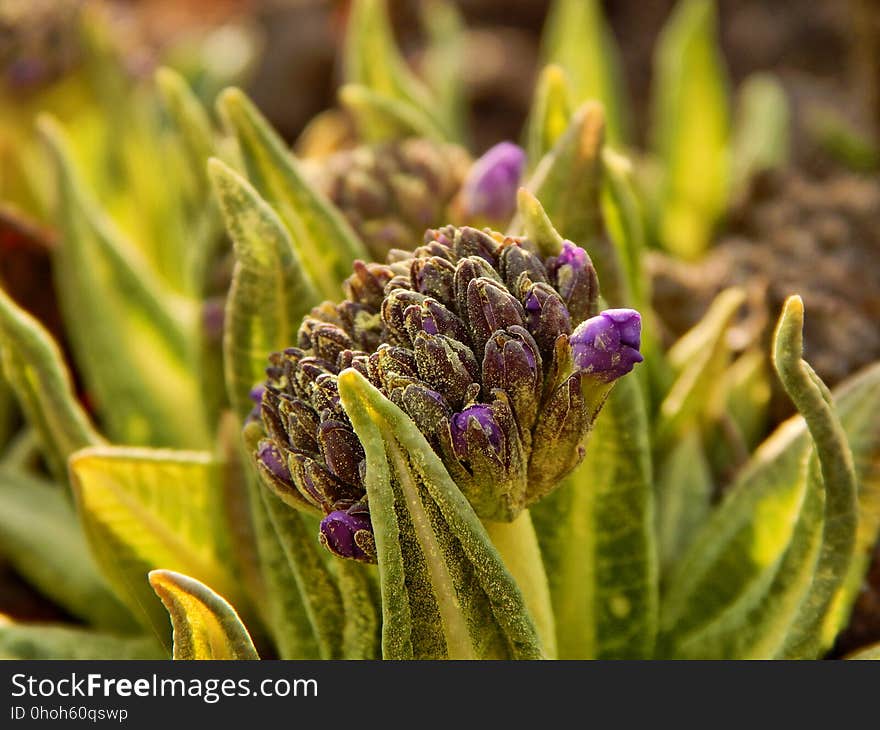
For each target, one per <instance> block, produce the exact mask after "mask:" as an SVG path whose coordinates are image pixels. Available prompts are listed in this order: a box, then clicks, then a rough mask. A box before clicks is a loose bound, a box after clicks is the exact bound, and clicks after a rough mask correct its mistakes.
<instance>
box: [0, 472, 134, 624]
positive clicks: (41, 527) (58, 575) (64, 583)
mask: <svg viewBox="0 0 880 730" xmlns="http://www.w3.org/2000/svg"><path fill="white" fill-rule="evenodd" d="M0 554H2V555H3V557H4V559H5V560H7V561H9V563H10V564H11V565H12V566H13V567H14V568H15V570H16V572H17V573H18V574H19V575H20V576H22V577H23V578H24V579H25V580H27V581H28V583H30V584H31V585H32V586H34V587H35V588H36V589H37V590H38V591H40V592H41V593H42V594H43V595H45V596H47V597H48V598H50V599H51V600H52V601H54V602H55V603H57V604H58V605H59V606H61V607H62V608H64V609H65V610H66V611H68V612H69V613H70V614H72V615H73V616H76V617H77V618H79V619H82V620H83V621H86V622H88V623H90V624H92V625H93V626H95V627H97V628H101V629H109V630H116V631H126V632H131V631H132V630H133V629H134V628H135V627H136V626H137V624H136V623H135V621H134V620H133V619H132V616H131V614H130V613H129V611H128V610H127V609H126V608H125V607H124V606H123V605H122V604H121V603H120V602H119V601H118V600H117V598H116V596H114V595H113V593H112V592H111V590H110V588H109V587H108V585H107V582H106V581H105V580H104V578H103V576H102V575H101V573H100V572H99V571H98V568H97V566H96V565H95V563H94V560H93V559H92V556H91V554H90V553H89V547H88V544H87V543H86V540H85V537H84V536H83V534H82V531H81V530H80V527H79V523H78V521H77V516H76V512H75V511H74V509H73V505H72V504H71V503H70V500H69V498H68V494H67V491H66V490H65V489H63V488H62V487H61V486H60V485H58V484H52V483H50V482H46V481H44V480H43V479H38V478H37V477H34V476H31V475H29V474H25V473H23V472H20V471H15V470H12V469H9V468H7V467H0Z"/></svg>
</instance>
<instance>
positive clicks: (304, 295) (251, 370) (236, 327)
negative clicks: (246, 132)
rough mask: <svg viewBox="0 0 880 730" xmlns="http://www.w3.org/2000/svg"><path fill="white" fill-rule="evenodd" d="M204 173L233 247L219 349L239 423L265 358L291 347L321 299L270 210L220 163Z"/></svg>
mask: <svg viewBox="0 0 880 730" xmlns="http://www.w3.org/2000/svg"><path fill="white" fill-rule="evenodd" d="M209 169H210V175H211V181H212V183H213V186H214V190H215V193H216V195H217V199H218V200H219V202H220V206H221V209H222V210H223V215H224V218H225V220H226V228H227V229H228V231H229V235H230V237H231V238H232V242H233V245H234V247H235V270H234V272H233V276H232V287H231V289H230V291H229V295H228V298H227V301H226V317H225V319H224V329H225V332H224V336H223V340H224V343H223V344H224V360H225V370H226V380H227V390H228V392H229V399H230V401H231V402H232V404H233V407H234V408H235V410H236V412H237V413H238V414H239V416H240V417H242V418H244V417H245V416H246V415H247V413H248V412H249V411H250V410H251V408H252V407H253V403H252V402H251V401H250V399H249V397H248V393H249V392H250V390H251V388H252V387H253V386H254V384H255V383H257V382H258V381H262V380H263V379H264V376H265V369H266V364H267V358H268V356H269V354H270V353H272V352H276V351H279V350H281V349H283V348H285V347H289V346H291V345H292V344H294V343H295V342H296V332H297V329H298V328H299V325H300V322H301V320H302V318H303V316H305V315H306V314H307V313H308V312H309V310H310V309H311V308H312V307H313V306H315V305H316V304H318V303H319V301H320V297H319V295H318V293H317V291H316V290H315V286H314V285H313V284H312V281H311V279H310V278H309V275H308V274H307V273H306V272H305V270H304V269H303V266H302V263H301V262H300V260H299V256H298V254H297V252H296V250H295V249H294V248H293V244H292V243H291V241H290V236H289V234H288V233H287V229H285V227H284V224H283V223H282V222H281V220H280V219H279V218H278V216H277V215H276V214H275V212H274V211H273V210H272V208H270V207H269V205H268V204H267V203H266V202H265V201H263V200H262V199H261V198H260V196H259V194H258V193H257V191H256V190H254V188H253V187H252V186H251V185H250V184H248V182H247V181H246V180H245V179H244V178H242V177H241V176H240V175H238V174H237V173H236V172H234V171H233V170H232V169H231V168H229V167H227V166H226V165H225V164H224V163H222V162H220V160H217V159H212V160H211V162H210V164H209Z"/></svg>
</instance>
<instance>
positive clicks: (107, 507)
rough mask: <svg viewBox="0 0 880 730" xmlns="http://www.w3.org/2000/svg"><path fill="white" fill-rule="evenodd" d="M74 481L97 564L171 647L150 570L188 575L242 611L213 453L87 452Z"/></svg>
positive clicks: (73, 468)
mask: <svg viewBox="0 0 880 730" xmlns="http://www.w3.org/2000/svg"><path fill="white" fill-rule="evenodd" d="M70 476H71V482H72V484H73V487H74V494H75V496H76V501H77V507H78V510H79V514H80V520H81V522H82V524H83V528H84V529H85V533H86V536H87V537H88V540H89V543H90V544H91V547H92V553H93V554H94V556H95V559H96V560H97V562H98V565H99V566H100V567H101V569H102V570H103V572H104V575H105V576H106V577H107V580H108V581H109V583H110V585H111V586H113V588H114V589H115V590H116V593H117V595H118V596H119V597H120V598H121V599H122V600H123V601H124V602H125V603H126V605H128V607H129V608H130V609H131V610H132V612H133V613H134V614H135V615H136V616H137V617H138V618H139V619H140V620H141V621H142V622H143V623H144V625H145V626H146V627H147V628H151V629H153V631H154V632H155V633H156V636H158V637H161V638H162V640H163V641H164V642H165V643H166V644H167V639H168V636H167V632H168V618H167V615H166V613H165V611H164V610H163V608H162V605H161V604H160V603H159V601H158V600H157V599H156V597H155V595H154V594H153V592H152V591H151V590H150V586H149V584H148V583H147V573H149V572H150V571H151V570H155V569H157V568H165V569H168V570H174V571H177V572H180V573H184V574H185V575H191V576H193V577H195V578H196V579H197V580H200V581H202V582H203V583H205V584H206V585H211V586H214V587H215V588H216V589H217V590H218V591H219V592H220V593H222V594H223V595H224V596H229V597H230V599H231V600H233V601H234V602H235V603H236V605H239V606H241V605H242V601H240V600H239V599H240V594H241V592H240V590H239V588H238V585H237V583H236V581H234V579H233V578H232V575H231V571H230V564H231V558H230V557H229V543H228V535H227V534H226V530H225V514H224V510H223V504H222V489H221V483H220V469H219V464H217V462H215V461H214V460H213V459H212V458H211V455H210V454H208V453H201V452H186V451H163V450H150V449H134V448H122V447H103V448H102V447H99V448H92V449H83V450H82V451H79V452H77V453H76V454H74V455H73V456H72V457H71V458H70ZM167 645H169V646H170V644H167Z"/></svg>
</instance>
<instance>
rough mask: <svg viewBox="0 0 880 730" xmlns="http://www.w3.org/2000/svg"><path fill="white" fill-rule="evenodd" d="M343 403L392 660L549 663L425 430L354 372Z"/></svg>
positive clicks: (346, 379)
mask: <svg viewBox="0 0 880 730" xmlns="http://www.w3.org/2000/svg"><path fill="white" fill-rule="evenodd" d="M339 394H340V397H341V399H342V403H343V405H344V407H345V410H346V412H347V413H348V415H349V417H350V418H351V421H352V425H353V426H354V429H355V432H356V433H357V434H358V437H359V438H360V440H361V442H362V443H363V445H364V451H365V452H366V456H367V471H366V486H367V495H368V498H369V501H370V517H371V520H372V523H373V529H374V535H375V539H376V549H377V551H378V555H379V581H380V586H381V590H382V614H383V623H382V655H383V657H385V658H389V659H403V658H413V657H416V658H450V659H475V658H489V657H494V658H508V659H513V658H530V659H536V658H540V657H541V656H543V651H542V647H541V642H540V639H539V637H538V634H537V632H536V629H535V625H534V623H533V621H532V618H531V617H530V615H529V612H528V610H527V608H526V603H525V600H524V598H523V595H522V593H521V591H520V589H519V588H518V587H517V585H516V583H515V582H514V579H513V578H512V576H511V574H510V572H509V571H508V569H507V568H506V567H505V565H504V563H503V562H502V559H501V557H500V556H499V554H498V552H497V550H496V549H495V548H494V547H493V545H492V543H491V542H490V540H489V537H488V535H487V534H486V530H485V528H483V526H482V524H481V523H480V521H479V519H478V518H477V516H476V514H475V513H474V511H473V509H472V508H471V506H470V504H469V503H468V502H467V500H466V499H465V498H464V495H462V493H461V492H460V491H459V489H458V487H457V486H456V485H455V483H454V482H453V481H452V478H451V477H450V476H449V474H448V472H447V471H446V469H445V468H444V466H443V464H442V462H441V461H440V459H439V457H438V456H437V455H436V454H435V453H434V451H433V450H432V449H431V447H430V446H429V445H428V442H427V441H426V440H425V437H424V436H423V435H422V434H421V432H420V431H419V430H418V429H417V428H416V426H415V424H413V423H412V421H411V420H410V419H409V417H408V416H407V415H406V414H405V413H403V411H401V410H400V409H399V408H398V407H397V406H395V405H394V404H393V403H391V401H389V400H388V399H387V398H385V397H384V396H383V395H382V394H381V393H380V392H379V391H378V390H376V389H375V388H374V387H373V386H372V385H371V384H370V383H369V382H368V381H367V380H366V379H365V378H364V377H363V376H361V375H360V374H359V373H358V372H356V371H354V370H345V371H343V372H342V373H341V374H340V376H339ZM465 585H466V586H467V588H464V586H465Z"/></svg>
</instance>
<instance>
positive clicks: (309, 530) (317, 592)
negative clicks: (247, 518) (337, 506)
mask: <svg viewBox="0 0 880 730" xmlns="http://www.w3.org/2000/svg"><path fill="white" fill-rule="evenodd" d="M261 494H262V497H263V503H264V505H265V507H266V512H267V514H268V515H269V519H270V520H271V522H272V524H273V526H274V527H275V534H276V535H277V536H278V540H279V542H280V544H281V548H282V550H283V551H284V554H285V556H286V557H287V563H288V565H289V566H290V572H291V574H292V575H293V577H294V579H295V581H296V586H297V590H298V592H299V596H300V598H301V600H302V602H303V607H304V608H305V613H306V616H307V618H308V621H309V624H310V625H311V628H312V631H313V632H314V635H315V639H316V641H317V644H318V653H319V656H320V657H321V658H322V659H341V658H342V654H341V652H342V629H343V622H344V616H343V606H342V597H341V596H340V594H339V588H338V586H337V585H336V582H335V580H334V578H333V576H332V575H331V574H330V571H329V570H328V568H327V565H326V564H325V562H324V560H323V556H322V555H321V552H320V551H321V550H322V548H321V547H320V545H319V543H318V528H317V524H315V523H314V521H313V520H312V521H311V523H309V520H308V518H307V517H306V516H305V515H304V514H302V513H301V512H297V511H296V510H294V509H292V508H291V507H289V506H288V505H286V504H285V503H284V502H282V501H281V500H280V499H278V498H277V497H275V495H273V494H271V493H270V492H269V491H268V490H267V489H265V488H264V489H263V490H262V492H261Z"/></svg>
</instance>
